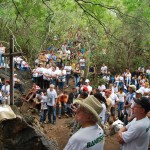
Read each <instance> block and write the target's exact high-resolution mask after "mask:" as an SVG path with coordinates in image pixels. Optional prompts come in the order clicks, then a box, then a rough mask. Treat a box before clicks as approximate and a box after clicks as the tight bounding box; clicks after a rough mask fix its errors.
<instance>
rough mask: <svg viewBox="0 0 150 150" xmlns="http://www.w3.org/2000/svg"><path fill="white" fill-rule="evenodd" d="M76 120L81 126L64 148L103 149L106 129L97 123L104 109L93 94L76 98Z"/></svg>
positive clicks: (71, 149) (65, 149)
mask: <svg viewBox="0 0 150 150" xmlns="http://www.w3.org/2000/svg"><path fill="white" fill-rule="evenodd" d="M74 104H76V106H77V107H76V108H75V112H76V116H75V120H76V121H78V122H79V123H80V125H81V128H80V129H79V130H78V131H77V132H76V133H75V134H73V135H72V136H71V138H70V139H69V141H68V143H67V145H66V147H65V148H64V150H103V147H104V131H103V129H102V128H101V127H100V126H99V125H98V124H97V123H98V122H99V121H100V117H99V114H100V112H101V111H102V106H101V103H100V102H99V101H98V100H97V99H96V98H95V97H94V96H93V95H91V96H89V97H87V98H85V99H84V100H83V101H81V100H75V101H74Z"/></svg>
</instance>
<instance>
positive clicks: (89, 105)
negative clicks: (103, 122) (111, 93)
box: [74, 95, 103, 121]
mask: <svg viewBox="0 0 150 150" xmlns="http://www.w3.org/2000/svg"><path fill="white" fill-rule="evenodd" d="M74 104H79V105H81V106H82V107H84V108H86V109H87V110H89V112H91V113H92V114H93V115H94V116H95V117H96V118H97V120H98V121H100V117H99V114H100V113H101V111H102V109H103V108H102V105H101V103H100V102H99V101H98V99H97V98H95V97H94V96H93V95H91V96H89V97H87V98H85V99H84V100H83V101H81V100H79V99H76V100H74Z"/></svg>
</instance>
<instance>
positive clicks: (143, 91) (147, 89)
mask: <svg viewBox="0 0 150 150" xmlns="http://www.w3.org/2000/svg"><path fill="white" fill-rule="evenodd" d="M139 90H140V91H142V93H143V94H144V93H149V92H150V88H145V87H140V89H139Z"/></svg>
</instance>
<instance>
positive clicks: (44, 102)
mask: <svg viewBox="0 0 150 150" xmlns="http://www.w3.org/2000/svg"><path fill="white" fill-rule="evenodd" d="M43 94H44V95H43V96H42V100H41V116H40V122H41V123H42V124H43V123H46V114H47V110H48V107H47V100H48V97H47V92H46V90H43Z"/></svg>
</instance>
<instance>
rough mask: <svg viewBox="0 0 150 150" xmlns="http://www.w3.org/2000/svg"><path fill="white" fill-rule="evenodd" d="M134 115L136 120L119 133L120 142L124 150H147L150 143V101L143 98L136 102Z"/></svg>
mask: <svg viewBox="0 0 150 150" xmlns="http://www.w3.org/2000/svg"><path fill="white" fill-rule="evenodd" d="M134 102H135V104H134V107H133V108H132V109H133V115H134V116H135V118H134V119H133V120H132V121H131V122H130V123H129V124H128V125H126V126H125V127H123V128H121V129H120V130H119V132H118V137H117V138H118V142H119V143H120V144H123V150H147V149H148V143H149V134H150V133H149V132H150V130H149V129H150V120H149V118H148V117H147V113H148V112H149V111H150V99H148V98H146V97H141V98H140V99H135V100H134Z"/></svg>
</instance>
